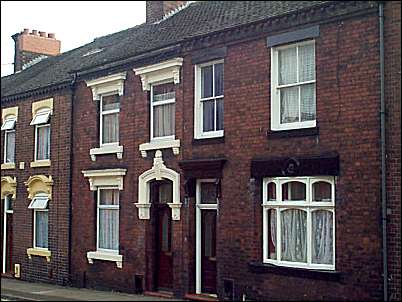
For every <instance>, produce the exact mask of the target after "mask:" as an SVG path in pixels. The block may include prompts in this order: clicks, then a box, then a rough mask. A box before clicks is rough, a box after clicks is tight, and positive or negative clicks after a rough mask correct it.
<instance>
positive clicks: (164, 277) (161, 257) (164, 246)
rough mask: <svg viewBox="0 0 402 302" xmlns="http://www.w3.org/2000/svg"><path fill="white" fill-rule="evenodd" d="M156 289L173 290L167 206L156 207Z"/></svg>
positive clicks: (170, 225)
mask: <svg viewBox="0 0 402 302" xmlns="http://www.w3.org/2000/svg"><path fill="white" fill-rule="evenodd" d="M157 211H158V212H157V221H156V222H157V223H156V230H157V236H156V238H157V248H156V259H157V265H156V270H157V272H156V273H157V274H156V275H157V288H158V289H162V290H163V289H172V288H173V282H172V281H173V257H172V219H171V215H170V211H169V207H168V206H167V205H159V206H158V207H157Z"/></svg>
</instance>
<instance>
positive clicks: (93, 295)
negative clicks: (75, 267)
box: [1, 278, 176, 301]
mask: <svg viewBox="0 0 402 302" xmlns="http://www.w3.org/2000/svg"><path fill="white" fill-rule="evenodd" d="M1 301H176V300H174V299H166V298H159V297H151V296H144V295H132V294H124V293H119V292H114V291H99V290H92V289H86V288H74V287H67V286H59V285H54V284H47V283H39V282H38V283H36V282H35V283H32V282H26V281H21V280H16V279H8V278H1Z"/></svg>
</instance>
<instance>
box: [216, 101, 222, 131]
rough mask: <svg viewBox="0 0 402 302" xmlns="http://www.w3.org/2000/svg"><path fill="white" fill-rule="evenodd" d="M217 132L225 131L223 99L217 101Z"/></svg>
mask: <svg viewBox="0 0 402 302" xmlns="http://www.w3.org/2000/svg"><path fill="white" fill-rule="evenodd" d="M216 130H223V98H221V99H216Z"/></svg>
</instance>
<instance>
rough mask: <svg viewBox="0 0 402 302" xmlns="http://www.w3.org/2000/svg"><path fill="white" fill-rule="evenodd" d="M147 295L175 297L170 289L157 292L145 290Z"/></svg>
mask: <svg viewBox="0 0 402 302" xmlns="http://www.w3.org/2000/svg"><path fill="white" fill-rule="evenodd" d="M144 295H145V296H152V297H159V298H168V299H169V298H174V294H173V293H172V292H168V291H157V292H149V291H145V292H144Z"/></svg>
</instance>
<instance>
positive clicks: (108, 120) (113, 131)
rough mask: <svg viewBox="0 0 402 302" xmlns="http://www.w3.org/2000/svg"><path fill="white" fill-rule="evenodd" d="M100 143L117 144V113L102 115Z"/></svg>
mask: <svg viewBox="0 0 402 302" xmlns="http://www.w3.org/2000/svg"><path fill="white" fill-rule="evenodd" d="M102 119H103V121H102V143H103V144H108V143H117V142H119V113H118V112H117V113H112V114H105V115H102Z"/></svg>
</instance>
